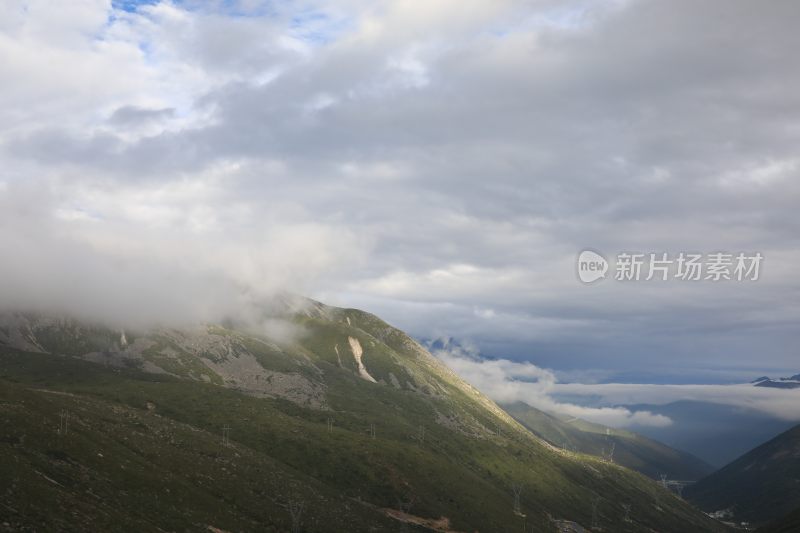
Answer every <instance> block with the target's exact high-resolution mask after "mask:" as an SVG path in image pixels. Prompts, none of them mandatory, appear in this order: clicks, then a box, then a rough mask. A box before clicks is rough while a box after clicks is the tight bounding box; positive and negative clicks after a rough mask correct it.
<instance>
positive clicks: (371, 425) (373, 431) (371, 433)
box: [369, 424, 375, 439]
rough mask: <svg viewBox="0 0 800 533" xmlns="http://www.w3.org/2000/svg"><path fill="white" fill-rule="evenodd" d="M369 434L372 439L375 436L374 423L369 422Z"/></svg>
mask: <svg viewBox="0 0 800 533" xmlns="http://www.w3.org/2000/svg"><path fill="white" fill-rule="evenodd" d="M369 435H370V437H372V438H373V439H374V438H375V424H370V425H369Z"/></svg>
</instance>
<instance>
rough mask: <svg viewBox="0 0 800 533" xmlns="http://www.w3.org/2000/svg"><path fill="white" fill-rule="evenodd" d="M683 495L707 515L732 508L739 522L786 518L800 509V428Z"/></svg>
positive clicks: (737, 461) (762, 446)
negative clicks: (799, 507) (709, 512)
mask: <svg viewBox="0 0 800 533" xmlns="http://www.w3.org/2000/svg"><path fill="white" fill-rule="evenodd" d="M685 495H686V497H687V498H689V499H691V500H692V501H694V502H696V503H697V505H699V506H700V507H702V508H703V509H706V510H708V511H714V510H720V509H727V508H731V507H732V508H733V512H734V516H735V518H736V519H737V520H739V521H747V522H751V523H765V522H768V521H771V520H775V519H778V518H780V517H782V516H785V515H786V514H788V513H789V512H791V511H793V510H794V509H795V508H797V507H798V506H799V505H800V426H795V427H794V428H792V429H790V430H789V431H786V432H785V433H782V434H780V435H778V436H777V437H775V438H774V439H772V440H770V441H769V442H766V443H764V444H762V445H761V446H759V447H757V448H755V449H753V450H751V451H750V452H748V453H746V454H745V455H743V456H742V457H740V458H739V459H737V460H736V461H734V462H732V463H730V464H728V465H727V466H725V467H723V468H721V469H720V470H718V471H717V472H715V473H713V474H711V475H710V476H708V477H706V478H704V479H702V480H700V481H699V482H698V483H696V484H695V485H693V486H691V487H688V488H687V490H686V491H685Z"/></svg>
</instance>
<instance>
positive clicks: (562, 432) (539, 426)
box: [502, 402, 714, 481]
mask: <svg viewBox="0 0 800 533" xmlns="http://www.w3.org/2000/svg"><path fill="white" fill-rule="evenodd" d="M502 407H503V409H505V410H506V412H507V413H508V414H510V415H511V416H513V417H514V418H515V419H516V420H517V421H519V422H520V423H521V424H522V425H523V426H525V427H526V428H528V429H529V430H531V431H532V432H533V433H535V434H536V435H538V436H539V437H541V438H543V439H544V440H546V441H547V442H549V443H550V444H552V445H554V446H557V447H561V448H564V449H569V450H575V451H578V452H580V453H586V454H589V455H595V456H598V457H606V458H610V459H613V461H614V462H615V463H618V464H620V465H622V466H625V467H628V468H631V469H633V470H636V471H637V472H641V473H642V474H644V475H646V476H648V477H651V478H653V479H659V478H660V476H661V475H662V474H665V475H667V476H668V477H669V478H670V479H678V480H683V481H695V480H697V479H700V478H702V477H704V476H706V475H708V474H710V473H711V472H713V471H714V467H712V466H711V465H709V464H708V463H706V462H705V461H703V460H702V459H698V458H697V457H695V456H693V455H691V454H689V453H686V452H682V451H680V450H676V449H674V448H670V447H669V446H667V445H665V444H661V443H660V442H657V441H654V440H652V439H648V438H647V437H644V436H642V435H638V434H636V433H633V432H630V431H625V430H621V429H614V428H609V427H606V426H603V425H601V424H594V423H592V422H587V421H585V420H581V419H579V418H573V417H566V416H561V417H559V416H555V415H551V414H548V413H545V412H544V411H540V410H538V409H535V408H533V407H531V406H529V405H527V404H525V403H522V402H518V403H514V404H510V405H503V406H502Z"/></svg>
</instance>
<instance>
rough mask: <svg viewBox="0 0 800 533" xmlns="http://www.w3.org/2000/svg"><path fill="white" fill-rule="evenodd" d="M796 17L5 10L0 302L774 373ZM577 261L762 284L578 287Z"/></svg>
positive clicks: (720, 10) (66, 6)
mask: <svg viewBox="0 0 800 533" xmlns="http://www.w3.org/2000/svg"><path fill="white" fill-rule="evenodd" d="M798 9H800V8H798V6H797V5H796V4H795V3H793V2H770V3H768V4H763V5H762V4H758V5H756V4H755V3H753V2H747V1H738V0H737V1H729V0H725V1H723V0H720V1H712V2H705V3H703V4H702V5H700V4H698V3H696V2H689V1H677V2H650V1H635V0H634V1H609V2H585V1H580V0H575V1H570V2H566V3H565V2H551V1H549V0H540V1H536V2H520V1H515V0H502V1H489V0H470V1H468V2H464V1H463V0H462V1H459V2H456V1H454V0H437V1H433V2H427V3H425V4H424V5H422V4H421V3H420V2H410V1H408V0H377V1H375V2H370V3H366V4H365V3H363V2H351V1H349V0H340V1H333V0H312V1H310V2H304V3H302V5H301V4H296V3H267V2H260V1H257V0H250V1H240V2H237V1H234V2H227V1H226V2H202V3H201V2H191V1H189V2H172V1H168V0H164V1H148V2H110V1H109V0H79V1H75V2H59V3H53V2H44V1H43V0H14V1H11V2H5V3H3V6H2V7H0V58H1V59H2V60H0V83H2V86H3V88H4V89H3V91H1V92H0V168H2V172H1V173H0V203H1V204H2V207H3V209H2V210H0V246H2V248H3V249H4V250H5V251H6V253H4V256H3V260H2V261H0V294H2V301H3V303H4V304H5V305H23V304H26V305H34V306H39V307H42V306H45V307H46V306H52V305H58V306H62V307H77V308H78V309H77V310H78V311H81V312H84V313H88V314H94V315H102V316H111V315H113V316H117V317H119V318H120V319H123V320H124V319H129V318H130V317H136V316H138V317H141V316H151V315H152V314H155V315H157V316H161V317H163V316H166V317H170V316H172V317H174V316H188V317H190V318H210V317H213V316H214V315H217V314H220V312H223V313H226V312H228V311H229V310H230V309H235V308H236V307H237V306H240V305H242V302H243V301H250V300H252V299H254V298H255V299H256V300H257V299H258V298H259V297H261V296H262V295H264V294H269V293H270V292H271V291H274V290H275V289H276V288H283V289H289V290H295V291H298V292H303V293H306V294H310V295H312V296H317V297H320V298H324V299H326V300H329V301H332V302H333V303H340V304H344V305H350V306H361V307H365V308H367V309H369V310H372V311H375V312H378V313H379V314H381V315H382V316H385V317H386V318H388V319H389V320H390V321H392V322H394V323H397V324H398V325H399V326H401V327H403V328H405V329H408V330H410V331H411V332H412V333H413V334H415V335H417V336H420V337H435V336H437V335H440V334H447V335H454V336H457V337H462V338H472V339H474V340H475V341H476V342H478V343H479V344H480V345H481V347H482V349H483V351H484V352H488V353H492V354H494V355H498V356H504V357H508V358H510V359H522V358H527V357H529V355H528V354H535V360H536V362H537V363H539V364H540V365H543V366H548V367H559V368H563V369H577V368H605V369H619V368H629V369H639V371H641V372H645V371H654V366H658V365H659V364H662V365H665V366H669V367H671V368H689V369H690V368H695V367H697V366H704V367H708V368H726V367H731V366H736V367H739V368H741V367H747V366H753V367H755V366H757V365H760V366H762V367H768V368H780V369H783V368H787V367H791V366H793V365H795V364H796V357H797V353H796V350H795V347H796V346H797V345H798V340H800V339H798V334H799V333H798V330H797V328H796V324H797V320H798V319H800V306H799V305H798V302H800V298H798V293H799V292H800V290H799V289H800V284H799V283H798V279H797V276H796V274H795V270H796V269H795V267H794V265H796V264H797V263H798V261H800V253H799V252H798V249H799V248H800V247H798V244H799V243H798V235H800V219H799V218H798V217H797V216H796V214H795V211H796V205H797V203H798V200H800V198H799V197H800V186H799V185H798V180H797V177H798V158H797V154H796V146H797V144H798V140H799V139H798V137H800V127H798V124H800V121H799V120H800V106H798V105H797V104H798V94H800V68H798V67H800V65H798V56H797V54H796V50H797V49H798V48H800V42H798V41H799V40H800V37H798V34H797V32H796V31H795V27H794V21H795V20H796V19H797V15H798V14H800V12H798ZM585 247H592V248H595V249H598V250H600V251H605V252H607V253H616V252H617V251H621V250H640V251H642V252H648V251H669V252H677V251H681V250H699V251H703V252H713V251H717V250H729V251H755V250H757V251H761V252H762V253H763V254H764V255H765V267H764V272H763V275H762V279H761V280H759V281H758V282H757V283H754V284H751V285H745V284H733V283H728V284H695V285H691V284H683V285H681V284H676V283H664V284H660V285H659V284H644V283H641V284H628V285H625V284H619V283H612V282H608V283H606V282H603V283H601V284H600V285H598V286H596V287H585V286H582V285H580V284H579V283H578V282H577V280H576V279H575V275H574V260H575V257H576V255H577V253H578V251H580V250H581V249H583V248H585ZM754 354H758V362H757V363H755V362H754V361H753V358H754ZM768 368H765V369H764V370H767V369H768ZM753 372H754V373H755V374H760V373H763V371H761V370H760V369H757V370H756V369H754V370H753Z"/></svg>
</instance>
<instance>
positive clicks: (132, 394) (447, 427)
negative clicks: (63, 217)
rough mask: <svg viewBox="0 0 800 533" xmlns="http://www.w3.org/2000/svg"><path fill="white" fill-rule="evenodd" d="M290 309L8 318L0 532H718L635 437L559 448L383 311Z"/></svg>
mask: <svg viewBox="0 0 800 533" xmlns="http://www.w3.org/2000/svg"><path fill="white" fill-rule="evenodd" d="M283 307H284V308H283V309H282V310H281V311H280V313H278V314H277V315H276V316H273V315H272V314H271V315H270V316H264V317H261V318H263V320H262V319H259V320H255V321H254V323H248V324H241V323H236V322H234V321H228V322H225V323H220V324H205V325H196V326H193V327H182V328H154V329H146V330H136V329H135V328H131V329H128V328H125V329H124V330H121V329H118V328H109V327H107V326H103V325H98V324H92V323H85V322H81V321H76V320H73V319H70V318H64V317H54V316H43V315H35V314H6V315H3V316H0V421H2V423H0V457H2V460H0V518H1V519H0V524H2V526H0V529H2V528H5V529H8V530H39V531H110V532H114V531H159V530H165V531H189V530H191V531H201V530H202V531H269V532H285V531H297V532H299V531H304V532H310V531H314V532H341V531H376V532H379V531H404V530H407V531H440V532H444V531H451V532H456V531H483V532H495V531H519V530H522V529H523V528H525V529H526V530H533V531H537V532H538V531H542V532H547V531H556V530H560V531H567V530H572V531H580V530H583V529H589V528H591V529H592V530H596V531H599V530H603V531H625V532H651V531H659V532H663V533H669V532H675V533H687V532H694V531H697V532H715V531H719V532H722V531H725V530H726V529H725V527H724V526H723V525H721V524H720V523H719V522H717V521H716V520H713V519H712V518H710V517H708V516H706V515H705V514H704V513H702V512H701V511H699V510H697V509H696V508H694V507H692V506H691V505H689V504H688V503H686V502H685V501H683V500H682V499H680V498H678V497H677V496H676V495H674V494H673V493H671V492H670V491H668V490H666V489H664V488H663V487H661V486H660V485H659V484H658V483H655V482H654V481H653V480H651V479H648V478H647V477H645V476H643V475H641V474H639V473H637V472H634V471H632V470H630V469H628V468H625V467H623V466H620V464H618V462H617V460H616V458H617V457H618V458H619V461H620V462H621V461H622V458H623V457H627V453H626V449H627V448H626V444H625V443H626V442H627V441H628V439H625V438H620V440H618V441H617V442H618V444H617V446H619V447H620V449H619V451H617V452H615V454H619V455H615V459H614V460H613V461H612V460H604V459H603V458H599V457H595V456H593V455H587V454H584V453H579V452H575V451H572V450H564V449H561V447H560V446H555V445H553V444H551V443H550V442H547V441H546V440H544V439H542V438H540V437H538V436H536V435H535V434H534V433H532V432H531V431H530V430H528V429H527V428H526V427H524V426H523V425H521V424H520V423H519V422H517V421H516V420H515V419H514V418H512V417H511V416H509V415H508V414H507V413H506V412H505V411H503V410H502V409H501V408H500V407H498V406H497V405H496V404H495V403H494V402H492V401H491V400H489V399H488V398H487V397H486V396H484V395H483V394H481V393H480V392H479V391H478V390H476V389H475V388H473V387H471V386H470V385H468V384H467V383H465V382H464V381H463V380H461V379H460V378H459V377H458V376H457V375H455V374H454V373H453V372H452V371H451V370H449V369H448V368H447V367H445V366H444V365H443V364H442V363H441V362H440V361H438V360H437V359H436V358H434V357H433V356H432V355H431V354H430V353H429V352H428V351H427V350H425V349H424V348H423V347H422V346H420V345H419V344H418V343H417V342H415V341H414V340H413V339H411V338H410V337H409V336H408V335H406V334H405V333H403V332H402V331H399V330H397V329H395V328H393V327H392V326H390V325H388V324H387V323H385V322H383V321H382V320H380V319H379V318H377V317H375V316H374V315H371V314H369V313H365V312H362V311H359V310H355V309H338V308H334V307H329V306H326V305H323V304H321V303H318V302H313V301H310V300H304V299H296V300H295V299H292V300H291V301H287V302H286V305H285V306H283ZM273 312H274V311H271V313H273ZM557 425H558V424H556V426H557ZM586 432H587V433H589V432H590V431H589V430H587V431H586ZM571 435H572V436H573V438H575V439H576V441H581V442H584V439H583V438H581V439H579V438H578V437H579V435H580V434H579V433H571ZM601 438H602V436H601ZM590 441H591V437H586V438H585V442H587V443H588V442H590ZM581 446H586V447H587V448H586V449H588V446H589V445H588V444H585V445H584V444H581ZM576 447H577V445H576ZM636 449H637V450H638V449H640V448H638V447H637V448H636ZM631 458H632V459H633V458H634V456H633V455H631ZM627 460H628V459H627V458H626V461H627Z"/></svg>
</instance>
